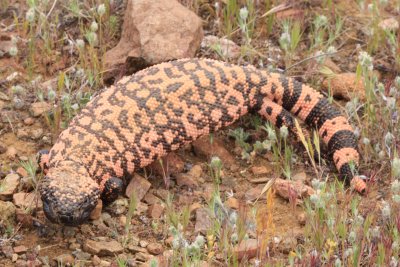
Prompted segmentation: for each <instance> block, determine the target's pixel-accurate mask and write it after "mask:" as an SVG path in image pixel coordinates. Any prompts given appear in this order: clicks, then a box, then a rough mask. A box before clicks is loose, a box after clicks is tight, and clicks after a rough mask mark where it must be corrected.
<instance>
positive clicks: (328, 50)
mask: <svg viewBox="0 0 400 267" xmlns="http://www.w3.org/2000/svg"><path fill="white" fill-rule="evenodd" d="M326 52H328V53H329V54H333V53H336V52H337V50H336V47H334V46H330V47H328V49H327V50H326Z"/></svg>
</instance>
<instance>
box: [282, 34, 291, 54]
mask: <svg viewBox="0 0 400 267" xmlns="http://www.w3.org/2000/svg"><path fill="white" fill-rule="evenodd" d="M290 41H291V39H290V34H289V33H288V32H286V31H284V32H283V33H282V34H281V37H280V38H279V43H280V45H281V47H282V49H283V50H288V49H289V46H290Z"/></svg>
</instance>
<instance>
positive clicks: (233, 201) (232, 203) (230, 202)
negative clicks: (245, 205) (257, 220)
mask: <svg viewBox="0 0 400 267" xmlns="http://www.w3.org/2000/svg"><path fill="white" fill-rule="evenodd" d="M225 205H226V206H228V207H229V208H231V209H235V210H237V209H239V200H237V198H234V197H230V198H228V199H227V200H226V201H225Z"/></svg>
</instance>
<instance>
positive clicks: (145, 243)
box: [139, 239, 149, 248]
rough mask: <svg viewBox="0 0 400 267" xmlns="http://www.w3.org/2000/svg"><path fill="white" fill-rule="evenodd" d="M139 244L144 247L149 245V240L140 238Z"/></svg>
mask: <svg viewBox="0 0 400 267" xmlns="http://www.w3.org/2000/svg"><path fill="white" fill-rule="evenodd" d="M139 245H140V246H141V247H142V248H145V247H147V246H148V245H149V242H148V241H146V240H144V239H142V240H140V241H139Z"/></svg>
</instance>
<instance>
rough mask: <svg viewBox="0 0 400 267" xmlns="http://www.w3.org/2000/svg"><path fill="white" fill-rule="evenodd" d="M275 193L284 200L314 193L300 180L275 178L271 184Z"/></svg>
mask: <svg viewBox="0 0 400 267" xmlns="http://www.w3.org/2000/svg"><path fill="white" fill-rule="evenodd" d="M273 188H274V189H275V191H276V193H277V194H278V195H279V196H281V197H283V198H284V199H286V200H290V199H298V198H304V197H309V196H311V195H312V194H314V193H315V192H314V189H312V188H311V187H309V186H307V185H305V184H303V183H302V182H301V181H296V182H294V181H289V180H283V179H279V178H278V179H276V180H275V183H274V184H273Z"/></svg>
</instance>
